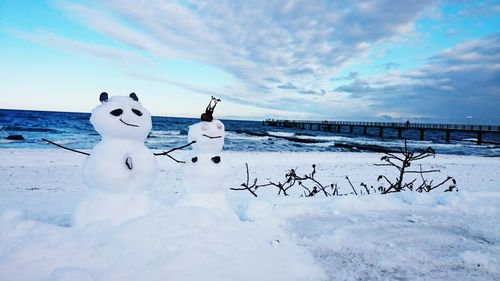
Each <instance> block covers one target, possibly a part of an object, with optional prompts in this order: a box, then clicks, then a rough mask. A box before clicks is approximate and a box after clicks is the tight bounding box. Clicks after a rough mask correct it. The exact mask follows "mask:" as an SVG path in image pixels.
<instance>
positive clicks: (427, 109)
mask: <svg viewBox="0 0 500 281" xmlns="http://www.w3.org/2000/svg"><path fill="white" fill-rule="evenodd" d="M498 85H500V34H494V35H491V36H488V37H485V38H481V39H474V40H470V41H467V42H463V43H461V44H458V45H457V46H455V47H453V48H450V49H447V50H444V51H442V52H441V53H439V54H437V55H435V56H432V57H431V58H429V59H428V61H427V64H426V65H424V66H422V67H420V68H418V69H416V70H413V71H410V72H405V73H402V72H393V73H390V74H387V75H382V76H377V77H372V78H370V79H367V80H359V79H356V80H355V81H353V82H351V83H350V84H348V85H344V86H341V87H338V88H336V91H340V92H346V93H350V94H351V95H353V96H355V97H364V98H367V99H370V100H373V101H378V102H379V104H378V106H379V107H381V108H383V109H384V110H387V111H392V112H393V113H394V112H399V114H397V115H398V116H406V118H408V117H414V116H418V117H427V118H430V119H434V120H435V121H453V122H465V121H464V116H466V115H473V116H475V122H483V123H492V122H493V123H500V115H499V114H498V105H499V104H500V89H499V87H498Z"/></svg>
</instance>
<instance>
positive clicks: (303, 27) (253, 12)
mask: <svg viewBox="0 0 500 281" xmlns="http://www.w3.org/2000/svg"><path fill="white" fill-rule="evenodd" d="M0 13H1V14H2V16H1V17H0V42H1V45H0V61H1V64H0V75H1V77H2V81H1V83H0V97H1V104H0V108H17V109H40V110H58V111H81V112H88V111H90V110H91V109H92V108H93V107H95V106H96V105H97V103H98V96H99V94H100V93H101V92H102V91H106V92H108V93H109V94H111V95H126V94H128V93H130V92H136V93H137V94H138V96H139V99H140V100H141V101H142V103H143V105H144V106H145V107H146V108H148V109H149V110H150V111H151V112H152V113H153V114H155V115H165V116H185V117H197V116H198V115H199V114H200V113H201V111H202V110H203V109H204V107H205V106H206V103H207V102H208V100H209V98H210V95H215V96H217V97H220V98H221V99H222V100H223V103H222V104H221V105H220V107H218V108H217V110H218V112H217V114H218V117H221V118H222V117H225V118H241V119H262V118H287V119H289V118H290V119H292V118H293V119H318V120H325V119H328V120H384V121H390V120H411V121H414V122H454V123H467V122H471V120H472V122H474V123H490V124H499V123H500V110H498V108H499V107H500V87H499V85H500V30H499V27H500V1H490V0H485V1H463V0H449V1H437V0H420V1H396V0H393V1H384V0H372V1H309V0H307V1H305V0H304V1H267V0H266V1H264V0H262V1H261V0H255V1H224V0H222V1H207V2H205V1H190V0H183V1H145V0H144V1H138V0H112V1H63V0H58V1H44V0H39V1H17V0H0ZM467 116H472V119H470V118H466V117H467Z"/></svg>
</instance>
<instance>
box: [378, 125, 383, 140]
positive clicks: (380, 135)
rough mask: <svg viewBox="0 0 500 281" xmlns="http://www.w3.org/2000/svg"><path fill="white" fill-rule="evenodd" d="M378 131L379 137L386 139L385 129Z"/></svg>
mask: <svg viewBox="0 0 500 281" xmlns="http://www.w3.org/2000/svg"><path fill="white" fill-rule="evenodd" d="M378 129H379V131H378V136H379V137H381V138H382V137H384V127H378Z"/></svg>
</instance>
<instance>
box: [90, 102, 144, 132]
mask: <svg viewBox="0 0 500 281" xmlns="http://www.w3.org/2000/svg"><path fill="white" fill-rule="evenodd" d="M99 100H100V101H101V104H100V105H99V106H97V107H96V108H94V109H93V110H92V114H91V116H90V123H92V125H93V126H94V128H95V130H96V131H97V132H98V133H99V134H100V135H101V136H102V137H103V138H106V137H113V138H125V139H135V140H142V141H144V140H145V139H146V138H147V137H148V134H149V132H150V131H151V127H152V123H151V114H150V113H149V112H148V111H147V110H146V109H145V108H144V107H142V105H141V104H140V103H139V99H138V98H137V96H136V94H135V93H131V94H130V95H129V96H128V97H127V96H114V97H111V98H108V94H107V93H102V94H101V95H100V97H99Z"/></svg>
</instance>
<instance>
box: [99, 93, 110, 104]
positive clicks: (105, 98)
mask: <svg viewBox="0 0 500 281" xmlns="http://www.w3.org/2000/svg"><path fill="white" fill-rule="evenodd" d="M99 100H100V101H101V102H103V103H104V102H107V101H108V93H106V92H102V93H101V95H100V96H99Z"/></svg>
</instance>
